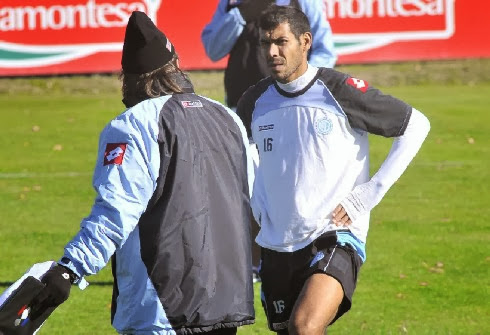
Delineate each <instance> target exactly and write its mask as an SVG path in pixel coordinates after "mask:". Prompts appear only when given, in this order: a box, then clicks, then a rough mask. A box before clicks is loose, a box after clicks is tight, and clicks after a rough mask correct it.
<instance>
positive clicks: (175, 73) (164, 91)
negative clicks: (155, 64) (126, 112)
mask: <svg viewBox="0 0 490 335" xmlns="http://www.w3.org/2000/svg"><path fill="white" fill-rule="evenodd" d="M177 60H178V57H177V55H174V56H173V58H172V60H170V61H169V62H168V63H166V64H165V65H164V66H162V67H160V68H158V69H156V70H153V71H151V72H148V73H143V74H133V73H125V72H124V70H123V71H122V72H121V74H120V76H119V78H120V79H121V81H122V96H123V102H124V104H125V105H126V107H132V106H134V105H136V104H138V103H140V102H141V101H143V100H146V99H151V98H156V97H160V96H162V95H168V94H174V93H182V92H183V89H182V87H181V86H180V84H179V81H178V80H177V79H178V78H179V77H181V76H182V75H185V74H184V72H182V70H181V69H180V68H179V66H178V65H177Z"/></svg>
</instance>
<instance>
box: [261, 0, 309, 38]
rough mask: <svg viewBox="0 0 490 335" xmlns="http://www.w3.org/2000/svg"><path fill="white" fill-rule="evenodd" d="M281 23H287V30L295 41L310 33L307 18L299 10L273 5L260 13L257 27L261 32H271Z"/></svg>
mask: <svg viewBox="0 0 490 335" xmlns="http://www.w3.org/2000/svg"><path fill="white" fill-rule="evenodd" d="M281 23H289V28H290V29H291V32H292V33H293V35H294V36H295V37H296V38H297V39H299V37H300V36H301V35H303V34H304V33H306V32H311V27H310V22H309V21H308V17H307V16H306V15H305V13H303V12H302V11H301V10H300V9H298V8H296V7H292V6H278V5H275V4H273V5H270V6H269V7H267V9H266V10H265V11H263V12H262V14H261V16H260V20H259V27H260V28H261V29H263V30H272V29H275V28H277V26H278V25H280V24H281Z"/></svg>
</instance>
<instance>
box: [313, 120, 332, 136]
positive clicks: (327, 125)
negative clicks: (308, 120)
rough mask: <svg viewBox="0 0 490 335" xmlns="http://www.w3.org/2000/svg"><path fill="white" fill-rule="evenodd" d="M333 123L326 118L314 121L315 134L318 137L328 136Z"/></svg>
mask: <svg viewBox="0 0 490 335" xmlns="http://www.w3.org/2000/svg"><path fill="white" fill-rule="evenodd" d="M332 128H333V123H332V121H331V120H330V119H329V118H328V117H323V118H321V119H319V120H316V121H315V132H316V133H317V134H318V135H328V134H330V133H331V132H332Z"/></svg>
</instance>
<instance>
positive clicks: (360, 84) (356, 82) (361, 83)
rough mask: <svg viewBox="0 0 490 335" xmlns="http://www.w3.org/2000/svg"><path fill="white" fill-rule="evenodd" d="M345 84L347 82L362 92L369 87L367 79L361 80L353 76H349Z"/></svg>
mask: <svg viewBox="0 0 490 335" xmlns="http://www.w3.org/2000/svg"><path fill="white" fill-rule="evenodd" d="M347 84H349V85H350V86H352V87H354V88H357V89H358V90H359V91H361V92H362V93H366V91H367V89H368V87H369V84H368V82H367V81H365V80H362V79H357V78H353V77H350V78H349V79H347Z"/></svg>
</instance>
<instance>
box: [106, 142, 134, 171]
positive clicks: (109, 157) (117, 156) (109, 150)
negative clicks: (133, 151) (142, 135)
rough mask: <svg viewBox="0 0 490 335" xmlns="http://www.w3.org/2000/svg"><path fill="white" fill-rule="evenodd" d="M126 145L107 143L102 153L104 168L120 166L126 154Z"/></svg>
mask: <svg viewBox="0 0 490 335" xmlns="http://www.w3.org/2000/svg"><path fill="white" fill-rule="evenodd" d="M127 145H128V144H127V143H107V145H106V147H105V152H104V166H106V165H109V164H114V165H121V164H122V162H123V159H124V154H125V153H126V147H127Z"/></svg>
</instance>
